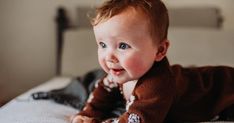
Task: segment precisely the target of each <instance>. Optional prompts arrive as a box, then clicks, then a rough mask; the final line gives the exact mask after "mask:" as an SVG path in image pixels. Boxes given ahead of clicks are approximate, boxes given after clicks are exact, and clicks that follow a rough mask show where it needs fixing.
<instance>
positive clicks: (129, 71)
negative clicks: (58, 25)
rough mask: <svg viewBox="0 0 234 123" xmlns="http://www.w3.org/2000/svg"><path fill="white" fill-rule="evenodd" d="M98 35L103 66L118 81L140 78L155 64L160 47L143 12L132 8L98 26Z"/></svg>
mask: <svg viewBox="0 0 234 123" xmlns="http://www.w3.org/2000/svg"><path fill="white" fill-rule="evenodd" d="M94 33H95V37H96V42H97V44H98V60H99V63H100V65H101V67H102V68H103V69H104V70H105V71H106V72H107V73H108V74H109V75H111V76H112V78H113V81H114V82H117V83H119V84H123V83H125V82H127V81H130V80H136V79H139V78H140V77H141V76H143V75H144V74H145V73H146V72H147V71H148V70H149V69H150V68H151V66H152V65H153V63H154V61H155V55H156V52H157V50H158V48H157V45H156V44H155V43H153V42H154V41H153V39H152V38H151V35H150V31H149V27H148V21H147V18H146V17H145V16H144V15H142V14H139V12H136V11H135V10H133V9H128V10H126V11H125V12H122V13H120V14H118V15H116V16H114V17H112V18H110V19H109V20H107V21H104V22H102V23H99V24H98V25H96V26H94Z"/></svg>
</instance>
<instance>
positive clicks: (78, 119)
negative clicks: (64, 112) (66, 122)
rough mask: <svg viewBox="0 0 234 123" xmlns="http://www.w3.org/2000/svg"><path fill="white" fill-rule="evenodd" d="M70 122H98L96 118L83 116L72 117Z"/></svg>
mask: <svg viewBox="0 0 234 123" xmlns="http://www.w3.org/2000/svg"><path fill="white" fill-rule="evenodd" d="M70 121H71V123H97V121H96V120H95V119H94V118H91V117H87V116H81V115H75V116H72V117H71V118H70Z"/></svg>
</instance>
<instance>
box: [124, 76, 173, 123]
mask: <svg viewBox="0 0 234 123" xmlns="http://www.w3.org/2000/svg"><path fill="white" fill-rule="evenodd" d="M174 94H175V91H174V84H173V82H171V81H157V80H156V81H151V80H147V81H144V83H143V84H141V85H139V86H137V87H136V88H135V93H134V95H132V96H131V97H130V101H128V102H127V106H126V112H125V113H124V114H123V115H122V116H120V117H119V123H162V122H164V119H165V117H166V116H167V113H168V111H169V109H170V107H171V105H172V102H173V100H174Z"/></svg>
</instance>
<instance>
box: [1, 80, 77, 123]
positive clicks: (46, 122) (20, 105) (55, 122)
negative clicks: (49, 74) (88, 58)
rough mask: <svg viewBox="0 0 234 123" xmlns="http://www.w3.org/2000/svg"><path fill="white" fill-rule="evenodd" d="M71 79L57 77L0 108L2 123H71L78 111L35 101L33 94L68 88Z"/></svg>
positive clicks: (52, 103) (42, 101) (48, 101)
mask: <svg viewBox="0 0 234 123" xmlns="http://www.w3.org/2000/svg"><path fill="white" fill-rule="evenodd" d="M70 81H71V78H69V77H56V78H53V79H51V80H49V81H47V82H46V83H44V84H42V85H40V86H38V87H36V88H33V89H31V90H29V91H28V92H26V93H24V94H22V95H20V96H18V97H17V98H15V99H13V100H12V101H11V102H9V103H7V104H6V105H4V106H3V107H1V108H0V123H69V116H71V115H74V114H75V113H77V112H78V110H76V109H74V108H72V107H69V106H65V105H61V104H57V103H55V102H53V101H50V100H33V99H32V98H31V96H30V95H31V94H32V93H33V92H37V91H49V90H51V89H58V88H62V87H64V86H66V85H67V84H68V83H69V82H70Z"/></svg>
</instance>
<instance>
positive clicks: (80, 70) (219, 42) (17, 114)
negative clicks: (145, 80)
mask: <svg viewBox="0 0 234 123" xmlns="http://www.w3.org/2000/svg"><path fill="white" fill-rule="evenodd" d="M187 9H188V8H187ZM200 9H201V8H199V12H198V13H201V11H200ZM207 9H208V10H207ZM77 10H79V13H83V12H87V11H89V9H87V8H78V9H77ZM202 10H203V12H208V11H209V12H210V11H211V12H210V13H209V14H207V15H202V16H201V19H202V17H203V16H205V17H206V16H208V15H209V16H210V17H213V16H214V17H213V18H214V19H211V20H209V21H210V22H200V24H197V25H196V26H194V25H193V26H192V27H188V25H191V24H186V25H180V26H178V25H177V26H176V24H177V21H179V22H180V21H181V20H174V21H172V22H173V23H174V24H175V25H172V27H171V28H170V29H169V40H170V42H171V46H170V48H169V51H168V58H169V61H170V63H171V64H181V65H183V66H203V65H228V66H232V67H234V57H233V51H234V50H233V49H234V35H233V34H234V32H233V31H226V30H222V29H221V27H220V25H221V24H220V13H219V12H217V9H214V8H213V7H211V8H206V9H204V8H202ZM64 11H65V9H63V8H59V10H58V16H57V22H58V23H57V25H58V33H57V34H58V35H57V40H58V43H57V47H58V49H57V75H58V76H57V77H55V78H52V79H51V80H49V81H47V82H45V83H44V84H42V85H39V86H37V87H34V88H32V89H31V90H29V91H27V92H25V93H23V94H22V95H20V96H18V97H16V98H15V99H13V100H11V101H10V102H9V103H7V104H6V105H4V106H3V107H1V108H0V122H1V123H12V122H14V123H68V122H69V116H71V115H73V114H75V113H77V112H79V110H77V109H75V108H72V107H69V106H65V105H61V104H57V103H55V102H53V101H51V100H37V101H35V100H33V99H32V97H31V94H32V93H33V92H37V91H49V90H52V89H59V88H62V87H65V86H66V85H68V84H69V83H70V82H71V81H72V80H73V79H74V77H77V76H82V75H84V74H85V73H87V72H88V71H90V70H93V69H96V68H100V67H99V65H98V62H97V55H96V44H95V38H94V35H93V31H92V28H90V25H88V23H86V21H82V22H80V23H81V24H78V25H76V26H75V27H74V26H71V25H69V24H68V23H66V22H68V21H67V18H66V15H64ZM171 11H172V10H171ZM174 11H176V10H173V12H174ZM179 11H180V10H179ZM191 11H192V10H191ZM194 11H195V13H196V12H197V10H196V9H195V10H193V12H194ZM174 14H176V12H175V13H174ZM185 14H186V13H185ZM83 15H85V14H81V15H78V16H79V18H82V16H83ZM179 15H180V16H183V17H184V16H185V15H183V14H181V13H180V14H179ZM170 16H171V17H173V16H176V15H170ZM204 20H205V21H207V20H206V19H204ZM205 23H208V25H207V27H205V26H204V24H205ZM211 23H212V24H211ZM182 24H183V23H182Z"/></svg>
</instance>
